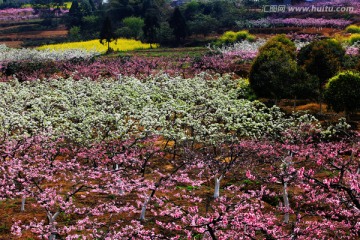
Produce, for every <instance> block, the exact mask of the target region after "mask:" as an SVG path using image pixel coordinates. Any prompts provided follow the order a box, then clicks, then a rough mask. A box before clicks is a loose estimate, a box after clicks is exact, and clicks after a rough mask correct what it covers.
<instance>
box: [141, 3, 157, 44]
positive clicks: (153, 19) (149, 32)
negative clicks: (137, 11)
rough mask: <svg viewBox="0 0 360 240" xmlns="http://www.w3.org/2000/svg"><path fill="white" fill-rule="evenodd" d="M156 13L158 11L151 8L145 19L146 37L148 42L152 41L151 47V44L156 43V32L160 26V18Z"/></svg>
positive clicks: (144, 29)
mask: <svg viewBox="0 0 360 240" xmlns="http://www.w3.org/2000/svg"><path fill="white" fill-rule="evenodd" d="M156 13H157V11H156V10H155V9H153V8H150V9H148V10H147V11H146V14H145V19H144V27H143V32H144V38H145V41H146V42H148V43H150V47H151V44H153V43H155V39H156V32H157V29H158V28H159V27H160V24H159V19H158V16H157V14H156Z"/></svg>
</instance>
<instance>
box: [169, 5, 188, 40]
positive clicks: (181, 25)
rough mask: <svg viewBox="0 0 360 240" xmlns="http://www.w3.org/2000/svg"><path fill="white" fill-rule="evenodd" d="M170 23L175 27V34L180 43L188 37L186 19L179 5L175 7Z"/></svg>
mask: <svg viewBox="0 0 360 240" xmlns="http://www.w3.org/2000/svg"><path fill="white" fill-rule="evenodd" d="M169 25H170V27H171V28H172V29H173V34H174V36H175V39H176V41H177V42H178V43H179V42H180V41H181V40H184V39H185V38H186V36H187V25H186V20H185V18H184V16H183V15H182V13H181V11H180V9H179V7H176V8H175V9H174V12H173V13H172V15H171V16H170V19H169Z"/></svg>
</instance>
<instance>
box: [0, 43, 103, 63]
mask: <svg viewBox="0 0 360 240" xmlns="http://www.w3.org/2000/svg"><path fill="white" fill-rule="evenodd" d="M98 54H99V53H98V52H95V51H85V50H81V49H69V50H64V51H54V50H53V51H49V50H47V51H42V50H36V49H30V48H20V49H18V48H9V47H7V46H6V45H5V44H0V63H1V62H11V61H22V60H28V61H43V60H53V61H58V60H67V59H72V58H91V57H93V56H95V55H98Z"/></svg>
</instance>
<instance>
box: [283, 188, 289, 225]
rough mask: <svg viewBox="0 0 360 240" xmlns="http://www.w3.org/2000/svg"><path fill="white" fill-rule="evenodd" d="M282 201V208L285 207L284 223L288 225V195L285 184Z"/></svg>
mask: <svg viewBox="0 0 360 240" xmlns="http://www.w3.org/2000/svg"><path fill="white" fill-rule="evenodd" d="M283 199H284V207H285V211H286V212H285V216H284V223H289V218H290V216H289V208H290V204H289V195H288V192H287V182H284V191H283Z"/></svg>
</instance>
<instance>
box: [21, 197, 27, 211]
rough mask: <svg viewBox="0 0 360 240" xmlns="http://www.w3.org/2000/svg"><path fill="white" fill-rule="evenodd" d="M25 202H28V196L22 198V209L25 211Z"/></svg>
mask: <svg viewBox="0 0 360 240" xmlns="http://www.w3.org/2000/svg"><path fill="white" fill-rule="evenodd" d="M25 202H26V197H25V196H23V197H22V199H21V211H22V212H23V211H25Z"/></svg>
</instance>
